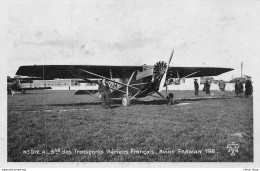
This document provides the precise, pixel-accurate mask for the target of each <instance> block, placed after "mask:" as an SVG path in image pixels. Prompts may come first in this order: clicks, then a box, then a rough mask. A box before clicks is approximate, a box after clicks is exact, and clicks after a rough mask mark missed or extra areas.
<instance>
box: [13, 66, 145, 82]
mask: <svg viewBox="0 0 260 171" xmlns="http://www.w3.org/2000/svg"><path fill="white" fill-rule="evenodd" d="M80 69H81V70H85V71H89V72H92V73H95V74H97V75H101V76H103V77H107V78H110V76H111V75H110V74H111V73H112V76H113V78H122V79H124V78H129V77H130V76H131V74H132V73H133V71H135V70H139V71H142V70H143V66H142V65H140V66H107V65H106V66H105V65H31V66H20V67H19V69H18V70H17V72H16V75H23V76H31V77H42V79H44V80H52V79H55V78H61V79H65V78H78V77H77V75H80V74H79V72H80ZM81 74H82V73H81ZM90 76H91V77H90V78H99V77H95V76H93V75H90Z"/></svg>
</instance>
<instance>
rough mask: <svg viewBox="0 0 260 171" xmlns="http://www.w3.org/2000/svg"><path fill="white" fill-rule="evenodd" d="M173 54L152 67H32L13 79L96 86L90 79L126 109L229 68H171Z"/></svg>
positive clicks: (229, 69)
mask: <svg viewBox="0 0 260 171" xmlns="http://www.w3.org/2000/svg"><path fill="white" fill-rule="evenodd" d="M173 53H174V50H173V51H172V52H171V55H170V57H169V59H168V62H164V61H159V62H157V63H156V64H155V65H154V66H147V65H140V66H109V65H103V66H102V65H34V66H20V67H19V69H18V71H17V72H16V75H22V76H31V77H41V78H44V79H45V80H52V79H56V78H60V79H65V78H81V79H83V80H84V81H85V82H87V83H95V84H98V81H93V80H91V79H93V78H95V79H105V80H107V81H108V82H110V89H111V90H112V92H111V93H110V97H111V98H118V97H119V98H122V104H123V105H124V106H129V105H130V101H131V100H132V99H134V98H141V97H146V96H153V94H154V93H156V94H158V95H159V96H161V97H162V98H163V99H165V98H166V97H164V96H163V95H162V94H161V91H162V90H163V89H164V87H165V88H166V94H168V92H167V91H168V88H167V86H168V85H170V84H179V83H180V80H182V79H185V78H192V77H204V76H217V75H220V74H222V73H225V72H228V71H231V70H233V69H232V68H213V67H212V68H211V67H170V63H171V60H172V57H173Z"/></svg>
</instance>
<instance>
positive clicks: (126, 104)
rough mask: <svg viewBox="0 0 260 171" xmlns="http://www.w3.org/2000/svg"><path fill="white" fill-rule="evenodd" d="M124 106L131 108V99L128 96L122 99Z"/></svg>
mask: <svg viewBox="0 0 260 171" xmlns="http://www.w3.org/2000/svg"><path fill="white" fill-rule="evenodd" d="M122 104H123V106H129V105H130V98H129V96H128V95H126V94H124V95H123V97H122Z"/></svg>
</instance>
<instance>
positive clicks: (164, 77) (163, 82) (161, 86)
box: [159, 49, 174, 92]
mask: <svg viewBox="0 0 260 171" xmlns="http://www.w3.org/2000/svg"><path fill="white" fill-rule="evenodd" d="M173 52H174V49H173V50H172V53H171V56H170V58H169V61H168V64H167V67H166V70H165V72H164V74H163V77H162V79H161V82H160V86H159V92H161V91H162V89H163V86H164V85H165V82H166V75H167V73H168V69H169V65H170V63H171V60H172V56H173ZM166 87H167V85H166ZM166 89H167V88H166Z"/></svg>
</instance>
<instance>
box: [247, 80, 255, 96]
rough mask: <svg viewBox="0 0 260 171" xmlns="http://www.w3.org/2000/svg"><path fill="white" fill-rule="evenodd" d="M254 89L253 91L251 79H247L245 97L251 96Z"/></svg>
mask: <svg viewBox="0 0 260 171" xmlns="http://www.w3.org/2000/svg"><path fill="white" fill-rule="evenodd" d="M252 91H253V86H252V84H251V81H250V80H247V81H246V85H245V97H248V96H251V95H252Z"/></svg>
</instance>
